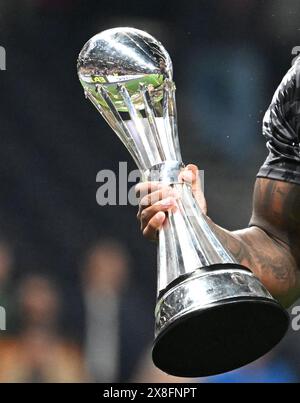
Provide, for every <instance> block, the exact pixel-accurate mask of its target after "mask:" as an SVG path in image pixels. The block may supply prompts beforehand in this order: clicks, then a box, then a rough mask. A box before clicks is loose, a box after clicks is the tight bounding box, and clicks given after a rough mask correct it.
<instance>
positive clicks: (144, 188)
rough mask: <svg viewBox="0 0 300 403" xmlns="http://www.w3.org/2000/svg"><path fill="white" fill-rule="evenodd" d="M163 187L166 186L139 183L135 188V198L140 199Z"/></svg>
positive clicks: (155, 183) (156, 183) (159, 183)
mask: <svg viewBox="0 0 300 403" xmlns="http://www.w3.org/2000/svg"><path fill="white" fill-rule="evenodd" d="M165 186H166V184H163V183H161V182H140V183H138V184H137V185H136V186H135V193H136V195H137V197H139V198H142V197H144V196H146V195H147V194H149V193H153V192H155V191H157V190H160V189H162V188H164V187H165Z"/></svg>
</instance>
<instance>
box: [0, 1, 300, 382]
mask: <svg viewBox="0 0 300 403" xmlns="http://www.w3.org/2000/svg"><path fill="white" fill-rule="evenodd" d="M299 21H300V3H299V1H298V0H285V1H284V2H283V1H280V0H260V1H259V0H217V1H216V0H212V1H209V2H208V1H204V0H190V1H188V2H185V3H182V2H171V1H161V0H159V1H158V0H152V1H151V2H145V1H143V2H141V1H140V0H139V1H138V0H130V1H126V2H125V1H121V0H114V1H113V2H112V1H107V0H102V1H99V0H98V1H97V0H87V1H84V0H10V1H4V0H0V45H1V46H4V47H5V49H6V52H7V70H6V71H1V72H0V105H1V107H0V127H1V131H0V133H1V134H0V175H1V189H0V234H1V237H0V241H1V242H0V305H2V306H3V307H5V309H6V311H7V330H6V331H1V332H0V381H2V382H17V381H19V382H51V381H53V382H67V381H70V382H72V381H74V382H87V381H94V382H115V381H121V382H125V381H137V382H169V381H170V382H174V381H175V382H177V381H178V382H181V381H190V380H184V379H178V378H177V379H175V378H172V377H168V376H166V375H164V374H163V373H161V372H160V371H158V370H156V369H155V368H154V367H153V366H152V364H151V359H150V350H151V342H152V336H153V310H154V304H155V294H156V284H155V282H156V273H155V270H156V262H155V260H156V259H155V258H156V256H155V245H153V244H151V243H148V242H147V241H145V240H143V239H142V236H141V234H140V233H139V228H138V224H137V222H136V218H135V215H136V211H135V209H134V207H131V206H119V207H117V206H107V207H99V206H98V205H97V203H96V199H95V194H96V191H97V188H98V186H99V184H97V183H96V175H97V172H98V171H99V170H101V169H111V170H114V171H115V172H118V163H119V161H128V162H129V169H135V166H134V164H133V162H132V161H131V160H129V154H128V152H127V151H126V150H125V148H124V147H123V146H122V144H121V143H120V141H118V140H117V138H116V137H115V136H114V135H113V132H112V131H111V129H110V128H108V127H107V126H106V124H105V122H104V121H103V119H102V118H101V117H100V115H98V114H97V113H96V111H95V110H94V109H93V108H92V106H91V105H90V104H89V103H88V102H86V101H85V99H84V96H83V93H82V88H81V86H80V84H79V82H78V79H77V74H76V59H77V55H78V53H79V51H80V49H81V47H82V46H83V44H84V43H85V42H86V41H87V40H88V39H89V38H90V37H91V36H92V35H94V34H95V33H97V32H99V31H101V30H103V29H107V28H111V27H114V26H134V27H136V28H140V29H143V30H146V31H148V32H150V33H151V34H153V35H154V36H156V37H157V38H158V39H160V40H161V41H162V42H163V44H164V45H165V46H166V48H167V49H168V51H169V53H170V55H171V57H172V59H173V64H174V72H175V74H174V75H175V81H176V84H177V88H178V90H177V104H178V114H179V127H180V139H181V145H182V154H183V158H184V160H185V161H186V162H193V163H196V164H198V166H199V168H200V169H203V170H204V171H205V194H206V198H207V201H208V206H209V215H210V216H211V217H212V218H213V219H214V220H215V221H216V222H217V223H219V224H220V225H223V226H225V227H227V228H229V229H236V228H239V227H243V226H246V225H247V224H248V220H249V217H250V212H251V196H252V188H253V183H254V180H255V175H256V172H257V170H258V168H259V166H260V164H261V163H262V162H263V160H264V158H265V156H266V149H265V142H264V139H263V138H262V135H261V122H262V118H263V115H264V112H265V110H266V108H267V106H268V105H269V103H270V100H271V97H272V94H273V92H274V90H275V88H276V86H277V85H278V83H279V82H280V80H281V78H282V76H283V74H284V73H285V72H286V70H287V69H288V68H289V66H290V65H291V62H292V59H293V56H292V49H293V48H294V47H295V46H297V45H300V38H299V31H300V25H299ZM262 337H263V335H262ZM299 341H300V333H299V332H298V333H297V332H295V331H292V330H291V331H290V332H289V334H288V335H287V337H286V338H285V340H284V341H283V342H282V343H281V344H280V346H279V347H278V348H276V349H275V350H274V351H273V352H272V353H271V354H269V355H267V356H266V357H264V358H263V359H261V360H259V361H257V362H256V363H254V364H251V365H250V366H248V367H246V368H244V369H242V370H239V371H235V372H233V373H229V374H226V375H223V376H219V377H212V378H209V379H200V380H195V381H199V382H216V381H221V382H227V381H234V382H239V381H262V382H264V381H266V382H272V381H273V382H285V381H287V382H294V381H299V380H300V360H299V357H300V343H299Z"/></svg>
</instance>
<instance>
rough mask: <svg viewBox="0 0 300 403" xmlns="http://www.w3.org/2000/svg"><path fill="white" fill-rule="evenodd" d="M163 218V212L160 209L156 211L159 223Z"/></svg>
mask: <svg viewBox="0 0 300 403" xmlns="http://www.w3.org/2000/svg"><path fill="white" fill-rule="evenodd" d="M164 219H165V213H163V212H162V211H159V212H158V213H156V220H157V222H158V223H161V222H162V221H163V220H164Z"/></svg>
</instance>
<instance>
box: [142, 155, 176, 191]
mask: <svg viewBox="0 0 300 403" xmlns="http://www.w3.org/2000/svg"><path fill="white" fill-rule="evenodd" d="M183 168H184V164H183V163H182V162H181V161H171V160H168V161H164V162H161V163H159V164H156V165H153V166H152V167H151V168H150V169H148V170H147V171H144V172H143V180H144V181H154V182H164V183H168V184H170V185H171V184H175V183H178V177H179V174H180V171H181V170H182V169H183Z"/></svg>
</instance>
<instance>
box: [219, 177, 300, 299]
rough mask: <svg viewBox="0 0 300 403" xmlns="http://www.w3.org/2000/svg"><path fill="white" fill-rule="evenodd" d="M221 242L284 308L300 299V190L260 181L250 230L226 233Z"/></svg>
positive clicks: (222, 230)
mask: <svg viewBox="0 0 300 403" xmlns="http://www.w3.org/2000/svg"><path fill="white" fill-rule="evenodd" d="M211 225H212V226H214V230H215V231H216V232H217V234H218V236H219V238H220V240H221V241H222V243H223V244H224V246H226V247H227V249H228V250H229V251H230V252H231V254H232V255H233V256H234V257H235V259H236V260H237V261H238V262H239V263H241V264H243V265H244V266H246V267H248V268H249V269H251V270H252V271H253V272H254V274H255V275H256V276H257V277H258V278H260V280H261V281H262V282H263V284H264V285H265V286H266V287H267V289H268V290H269V291H270V292H271V294H273V295H274V296H275V297H277V298H279V299H280V300H281V302H282V303H283V304H285V305H289V304H291V303H292V302H294V300H295V299H297V298H299V296H300V270H299V269H300V251H299V249H300V186H297V185H291V184H288V183H285V182H279V181H273V180H269V179H258V180H257V182H256V186H255V191H254V199H253V215H252V218H251V222H250V225H251V226H250V228H246V229H243V230H240V231H234V232H230V231H226V230H224V229H223V228H220V227H218V226H217V225H216V224H214V223H212V222H211Z"/></svg>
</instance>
